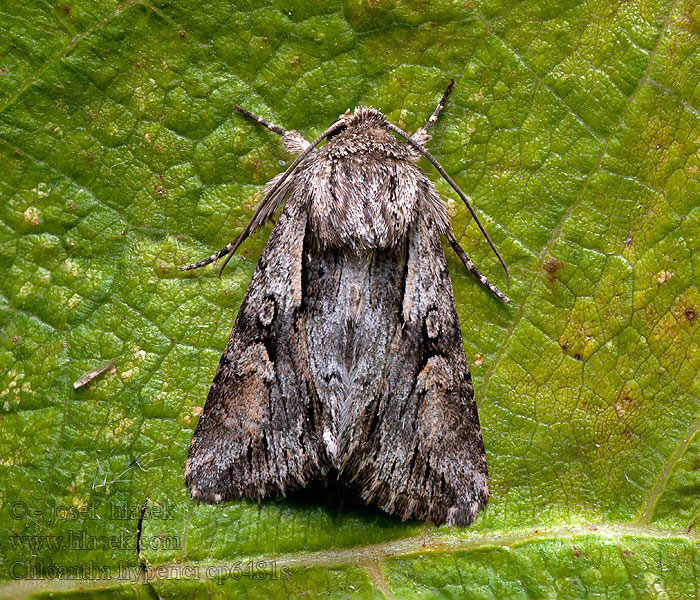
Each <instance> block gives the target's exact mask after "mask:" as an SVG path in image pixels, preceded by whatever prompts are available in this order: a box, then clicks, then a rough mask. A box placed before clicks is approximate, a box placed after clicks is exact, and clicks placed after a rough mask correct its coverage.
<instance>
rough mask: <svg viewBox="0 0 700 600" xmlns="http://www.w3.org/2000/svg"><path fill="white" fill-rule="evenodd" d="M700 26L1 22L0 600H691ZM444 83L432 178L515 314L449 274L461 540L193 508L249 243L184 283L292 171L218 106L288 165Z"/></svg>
mask: <svg viewBox="0 0 700 600" xmlns="http://www.w3.org/2000/svg"><path fill="white" fill-rule="evenodd" d="M699 23H700V9H699V8H698V7H697V6H696V4H695V3H694V2H693V1H692V0H644V1H641V0H640V1H634V2H621V1H619V0H602V1H601V2H597V3H586V2H580V1H578V2H577V1H574V0H568V1H565V2H557V3H544V2H539V1H537V0H522V1H519V2H515V1H514V0H483V1H475V2H466V3H464V2H459V3H451V2H447V1H444V2H443V1H440V2H432V3H421V2H402V3H396V2H388V1H385V0H378V1H372V2H369V3H364V2H359V1H357V0H349V1H347V2H324V3H305V2H291V3H281V2H259V1H257V0H254V1H253V2H247V3H238V6H232V4H231V3H229V2H224V1H222V0H209V1H207V2H205V3H201V2H200V3H194V2H179V3H178V2H167V1H165V0H163V1H159V0H156V1H155V2H154V3H149V2H148V1H135V0H129V1H127V2H123V3H119V2H118V1H116V0H100V1H91V0H64V1H63V2H62V3H60V4H58V3H57V4H53V3H40V2H31V1H30V2H25V3H22V4H20V3H16V2H11V3H9V4H7V3H6V4H5V5H4V6H3V7H2V8H0V155H1V156H0V197H1V199H0V431H1V432H2V434H1V435H0V586H1V587H0V589H1V590H2V593H4V594H5V595H7V596H10V597H15V596H27V595H36V596H37V597H38V596H45V597H48V595H50V594H53V596H52V597H62V596H63V597H81V598H87V597H93V596H94V597H134V598H136V597H142V596H143V597H149V598H150V597H155V596H158V597H161V598H165V597H175V598H180V597H185V596H197V595H210V596H214V597H229V596H231V595H234V596H235V595H238V596H242V597H260V598H266V597H269V596H290V597H307V596H312V595H318V594H327V595H330V596H338V597H341V596H355V595H356V596H358V597H367V598H373V597H382V596H385V597H392V596H395V597H435V596H449V597H465V596H469V597H475V598H482V597H483V598H492V597H493V598H506V597H507V598H530V597H552V596H558V597H564V598H577V597H669V598H688V597H692V596H693V595H694V594H695V590H696V589H697V586H698V585H699V583H700V582H698V579H697V575H696V572H697V566H698V565H697V558H696V551H697V539H698V534H697V533H696V531H697V530H696V527H695V521H696V519H697V516H698V512H699V511H700V500H699V497H700V496H699V494H698V492H699V491H700V476H699V475H698V473H699V472H700V471H699V470H698V466H700V441H699V436H698V431H699V430H700V377H698V375H697V373H698V370H699V369H700V292H699V291H698V273H699V272H700V183H699V178H698V168H699V167H700V92H699V91H698V90H700V86H699V85H698V84H699V82H700V39H699V38H700V25H699ZM450 76H455V77H456V79H457V83H456V86H455V90H454V92H453V95H452V97H451V99H450V102H449V103H448V106H447V108H446V110H445V111H444V112H443V114H442V115H441V117H440V120H439V122H438V124H437V126H436V127H435V130H434V138H433V140H432V142H431V143H430V144H429V147H430V150H431V152H433V153H434V154H435V155H436V156H437V157H438V158H439V160H440V161H441V162H442V164H443V165H444V167H445V168H446V170H447V171H448V172H449V173H450V174H452V175H453V177H454V178H455V180H456V181H457V182H458V183H459V185H460V186H461V187H462V188H463V189H464V190H465V192H467V193H468V194H470V195H471V196H472V197H473V199H474V202H475V204H476V206H477V207H478V211H479V213H480V215H481V216H482V218H483V221H484V223H485V226H486V228H487V230H488V231H489V233H490V235H491V236H492V237H493V239H494V241H495V243H496V245H497V246H498V248H499V250H500V251H501V253H502V254H503V256H504V257H505V260H506V262H507V263H508V265H509V267H510V270H511V274H512V280H511V285H510V287H509V288H508V289H507V292H508V294H509V296H511V297H512V298H513V305H512V306H511V307H508V306H505V305H503V304H501V303H499V302H498V301H497V300H496V299H495V298H493V297H491V296H490V295H489V294H488V293H487V292H486V291H485V290H484V289H483V288H482V287H481V286H479V285H478V284H477V283H476V282H475V281H474V280H473V279H472V278H471V277H470V276H468V274H466V273H465V271H464V269H463V267H462V266H461V264H460V263H459V262H458V261H457V259H456V258H454V256H453V255H452V254H451V251H448V261H449V264H450V270H451V273H452V278H453V282H454V287H455V294H456V299H457V303H458V310H459V314H460V317H461V319H462V333H463V338H464V342H465V347H466V350H467V356H468V358H469V360H470V363H471V370H472V375H473V377H474V380H475V387H476V393H477V399H478V402H479V413H480V417H481V423H482V428H483V435H484V441H485V444H486V448H487V455H488V464H489V470H490V475H491V499H490V502H489V505H488V507H487V509H486V510H485V511H484V512H483V513H482V514H481V516H480V517H479V519H478V520H477V522H476V523H475V524H474V525H473V526H472V527H469V528H454V529H453V530H451V531H450V530H449V529H446V528H444V527H440V528H435V527H431V526H425V525H424V524H422V523H418V522H406V523H402V522H400V521H398V520H397V519H395V518H393V517H390V516H388V515H386V514H384V513H382V512H381V511H379V510H376V509H374V508H372V507H365V506H364V505H363V503H362V502H361V501H360V500H359V499H358V498H355V497H352V495H351V494H344V493H342V492H339V490H338V489H336V487H335V486H333V485H331V484H328V485H326V486H324V484H323V483H319V484H318V485H316V486H311V487H310V488H309V489H307V490H303V491H300V492H296V493H293V494H290V495H289V497H288V498H286V499H284V498H281V499H277V500H269V501H264V502H262V503H261V504H260V506H258V505H257V504H256V503H251V502H248V501H238V502H230V503H227V504H225V505H223V506H214V507H212V506H197V505H195V504H194V503H192V502H191V501H190V500H189V498H188V494H187V491H186V489H185V487H184V483H183V466H184V461H185V457H186V452H187V448H188V445H189V442H190V440H191V437H192V432H193V429H194V427H195V425H196V422H197V417H198V415H199V414H200V410H201V407H202V405H203V403H204V400H205V398H206V394H207V391H208V388H209V385H210V383H211V380H212V377H213V374H214V371H215V368H216V365H217V363H218V359H219V356H220V354H221V351H222V349H223V347H224V345H225V343H226V340H227V338H228V335H229V332H230V328H231V325H232V323H233V321H234V318H235V314H236V310H237V309H238V307H239V306H240V303H241V300H242V298H243V294H244V293H245V289H246V286H247V284H248V282H249V280H250V276H251V274H252V272H253V269H254V266H255V263H256V260H257V257H258V256H259V254H260V252H261V250H262V247H263V245H264V243H265V239H266V236H267V233H269V228H267V229H266V230H264V231H263V232H261V233H259V234H256V235H254V236H253V237H252V238H251V239H249V240H248V241H247V242H246V244H245V246H244V248H243V249H242V251H241V252H240V253H239V254H238V255H237V256H236V257H234V259H233V260H232V261H231V262H230V263H229V267H228V268H227V271H226V273H225V274H224V277H223V278H222V279H218V278H217V277H216V275H217V267H216V266H212V267H209V268H207V269H204V270H199V271H194V272H190V273H187V274H183V273H181V272H180V271H179V269H178V267H179V266H180V265H183V264H186V263H188V262H192V261H194V260H197V259H199V258H202V257H204V256H208V255H209V254H210V253H211V252H212V251H214V250H216V249H218V248H221V247H222V246H223V245H225V244H226V243H228V242H229V241H230V240H231V239H233V238H234V237H235V235H236V234H237V233H238V232H239V231H240V230H241V228H242V227H243V226H244V225H245V223H246V222H247V220H248V219H249V218H250V216H251V214H252V210H253V208H254V206H255V204H256V202H257V200H258V199H259V197H260V194H261V191H262V189H263V186H264V184H265V182H267V181H268V180H270V179H271V178H272V177H273V176H275V175H276V174H277V173H279V172H281V171H282V170H283V169H284V166H285V165H286V164H288V162H289V157H288V156H287V155H286V154H285V152H284V149H283V147H282V145H281V142H280V140H279V139H278V138H277V137H276V136H275V135H273V134H271V133H270V132H268V131H266V130H264V129H262V128H259V127H256V126H255V124H254V123H252V122H250V121H249V120H247V119H245V118H243V117H242V116H241V115H240V114H238V113H237V112H235V111H234V110H233V109H232V106H233V104H240V105H243V106H245V107H247V108H249V109H250V110H252V111H254V112H256V113H258V114H260V115H262V116H264V117H265V118H268V119H270V120H271V121H273V122H275V123H277V124H279V125H281V126H284V127H285V128H289V129H298V130H299V131H300V132H301V133H302V134H304V135H305V136H306V137H307V138H313V137H315V136H316V135H318V134H319V133H320V132H321V131H323V129H324V128H325V127H326V126H327V125H328V124H329V123H331V122H332V121H333V120H334V119H335V118H337V116H338V114H340V113H343V112H344V111H345V110H346V109H348V108H350V109H352V108H353V107H354V106H356V105H360V104H368V105H372V106H375V107H377V108H379V109H381V110H382V111H383V112H384V113H385V114H386V115H387V116H388V117H389V119H390V120H392V121H393V122H395V123H397V124H398V125H400V126H401V127H404V128H407V129H408V130H414V129H415V128H417V127H418V126H420V125H421V124H423V123H424V121H425V119H426V117H427V116H428V115H429V114H430V113H431V112H432V110H433V108H434V106H435V104H436V102H437V101H438V99H439V98H440V95H441V93H442V91H443V90H444V87H445V85H446V83H447V81H448V79H449V77H450ZM422 164H423V163H422ZM424 167H425V169H426V171H428V172H429V173H431V176H433V175H434V171H433V170H432V168H430V165H428V164H427V163H425V165H424ZM433 180H434V181H436V183H437V185H438V187H439V189H440V190H441V192H442V193H443V194H444V196H445V197H446V198H448V199H449V200H448V203H449V208H450V212H451V215H452V219H453V225H454V229H455V231H456V233H457V235H458V237H459V238H460V240H461V242H462V244H463V245H464V246H465V248H467V251H468V253H469V254H470V256H472V257H473V258H474V261H475V262H476V264H477V265H479V266H480V268H481V270H482V271H483V272H484V273H486V274H487V275H488V276H489V278H490V279H491V280H492V281H494V283H496V284H497V285H498V286H499V287H500V288H501V289H505V288H506V284H505V281H504V276H503V273H502V271H501V270H499V265H498V263H497V261H496V260H495V259H494V257H493V255H492V254H491V253H490V251H489V248H488V246H487V244H486V243H485V241H484V240H483V239H482V238H481V236H480V235H479V232H478V230H477V229H476V228H475V227H474V225H473V223H472V222H471V220H470V219H469V218H468V216H467V213H466V211H465V210H464V209H463V207H462V206H461V205H460V204H459V203H458V202H456V201H455V199H454V194H452V192H451V190H450V188H449V187H448V186H447V185H446V184H445V183H444V182H442V181H438V179H437V177H434V178H433ZM116 357H121V358H119V359H118V360H117V362H116V363H115V365H114V368H112V369H108V370H107V371H106V372H104V373H102V374H101V375H99V376H97V377H95V378H94V379H93V380H91V381H90V382H89V383H87V384H86V385H84V386H83V387H80V388H78V389H75V390H74V389H73V385H72V383H73V382H74V381H75V380H76V379H78V378H79V377H80V376H81V375H82V374H84V373H85V372H87V371H90V370H92V369H94V368H96V367H98V366H100V365H103V364H105V363H107V362H108V361H110V360H111V359H114V358H116ZM139 531H140V539H139V543H140V545H139V549H140V553H137V547H136V542H137V538H139ZM142 568H148V569H149V570H148V571H145V572H142V570H141V569H142ZM139 578H140V579H139ZM136 580H138V582H137V583H134V581H136ZM144 581H147V583H146V584H145V585H144V584H143V582H144ZM139 582H140V583H139Z"/></svg>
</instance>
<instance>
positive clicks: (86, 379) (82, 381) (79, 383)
mask: <svg viewBox="0 0 700 600" xmlns="http://www.w3.org/2000/svg"><path fill="white" fill-rule="evenodd" d="M121 357H122V355H121V354H120V355H119V356H117V357H116V358H113V359H112V360H110V361H109V362H107V363H105V364H103V365H102V366H100V367H97V368H96V369H93V370H92V371H88V372H87V373H85V374H84V375H81V376H80V377H78V379H76V380H75V382H73V389H74V390H77V389H78V388H81V387H83V386H84V385H86V384H88V383H90V382H91V381H92V380H93V379H95V377H98V376H99V375H102V373H104V372H105V371H106V370H107V369H109V368H111V367H113V366H114V365H115V364H117V361H118V360H119V359H120V358H121Z"/></svg>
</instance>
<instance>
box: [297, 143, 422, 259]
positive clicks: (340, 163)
mask: <svg viewBox="0 0 700 600" xmlns="http://www.w3.org/2000/svg"><path fill="white" fill-rule="evenodd" d="M319 167H320V168H319V169H318V170H316V171H315V173H314V176H315V182H314V183H315V185H313V186H312V190H309V191H311V192H312V193H308V192H307V197H306V200H307V202H308V203H309V217H310V221H311V227H312V231H313V233H314V235H315V237H316V238H317V239H318V241H319V242H320V243H321V245H322V246H327V247H335V248H349V249H352V250H358V251H359V250H367V249H372V248H386V247H389V246H394V245H395V244H396V243H398V242H399V241H400V240H401V239H403V237H404V236H405V234H406V233H407V231H408V228H409V227H410V225H411V223H412V222H413V220H414V219H415V215H416V213H417V209H418V205H419V200H420V193H421V186H420V185H418V179H419V178H420V177H421V175H422V174H421V173H420V171H418V169H417V167H415V166H414V165H413V164H412V163H409V162H407V161H402V160H395V159H388V158H386V157H383V159H380V160H377V159H376V157H371V158H370V157H368V156H366V155H362V154H351V155H348V156H345V157H342V158H335V159H334V160H331V161H328V162H326V163H325V164H323V165H319Z"/></svg>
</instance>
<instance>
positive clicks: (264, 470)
mask: <svg viewBox="0 0 700 600" xmlns="http://www.w3.org/2000/svg"><path fill="white" fill-rule="evenodd" d="M306 226H307V217H306V211H305V210H304V208H303V207H300V206H299V205H298V203H295V202H293V201H292V200H290V201H288V202H287V204H286V205H285V207H284V209H283V211H282V213H281V215H280V218H279V220H278V222H277V224H276V225H275V227H274V229H273V231H272V233H271V235H270V238H269V240H268V242H267V244H266V246H265V249H264V250H263V253H262V256H261V257H260V260H259V262H258V264H257V267H256V269H255V273H254V274H253V278H252V281H251V283H250V286H249V287H248V291H247V293H246V296H245V298H244V300H243V303H242V305H241V308H240V310H239V312H238V316H237V318H236V322H235V325H234V326H233V331H232V332H231V337H230V339H229V341H228V344H227V346H226V350H225V351H224V353H223V355H222V357H221V361H220V363H219V366H218V369H217V371H216V375H215V377H214V382H213V384H212V386H211V390H210V391H209V396H208V398H207V402H206V405H205V407H204V411H203V413H202V416H201V417H200V420H199V423H198V425H197V429H196V431H195V434H194V437H193V439H192V444H191V446H190V449H189V454H188V459H187V465H186V468H185V481H186V483H187V485H188V486H189V487H190V489H191V491H192V495H193V497H195V498H199V499H201V500H203V501H205V502H218V501H220V500H225V499H227V498H233V497H238V496H246V497H248V498H258V497H261V496H265V495H268V494H270V493H271V492H276V491H278V490H281V491H282V492H284V491H285V490H286V489H289V488H294V487H298V486H301V485H304V484H305V483H307V482H308V481H309V480H311V479H315V478H318V477H322V476H323V475H324V474H325V473H326V472H327V470H328V467H329V465H330V460H329V458H328V456H327V454H326V452H325V449H324V446H323V442H322V440H321V438H320V437H319V435H318V433H317V431H318V429H319V427H320V423H321V420H322V418H323V407H322V405H321V403H320V401H319V399H318V396H317V394H316V391H315V390H314V388H313V385H312V383H310V382H312V381H313V378H312V377H311V375H310V373H309V371H308V365H309V361H308V349H307V344H306V335H305V333H304V332H305V327H304V324H303V319H304V317H303V315H302V314H301V310H300V307H301V304H302V254H303V247H304V238H305V231H306Z"/></svg>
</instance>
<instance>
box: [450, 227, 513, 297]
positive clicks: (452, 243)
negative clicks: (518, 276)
mask: <svg viewBox="0 0 700 600" xmlns="http://www.w3.org/2000/svg"><path fill="white" fill-rule="evenodd" d="M446 237H447V241H448V242H450V246H452V249H453V250H454V251H455V254H456V255H457V256H459V259H460V260H461V261H462V263H463V264H464V266H465V267H467V270H468V271H469V272H471V273H472V274H473V275H474V277H476V278H477V279H478V280H479V283H481V285H483V286H484V287H485V288H486V289H487V290H489V292H491V293H492V294H493V295H494V296H496V297H497V298H500V299H501V300H503V302H505V303H506V304H510V298H508V296H506V295H505V294H504V293H503V292H501V291H500V290H499V289H498V288H497V287H496V286H495V285H493V283H491V282H490V281H489V280H488V279H486V277H484V276H483V275H482V274H481V273H480V272H479V269H477V268H476V265H475V264H474V263H473V262H472V261H471V259H470V258H469V257H468V256H467V254H466V252H465V251H464V250H463V248H462V246H460V245H459V242H458V241H457V238H456V237H455V234H454V233H452V231H448V232H447V234H446Z"/></svg>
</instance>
